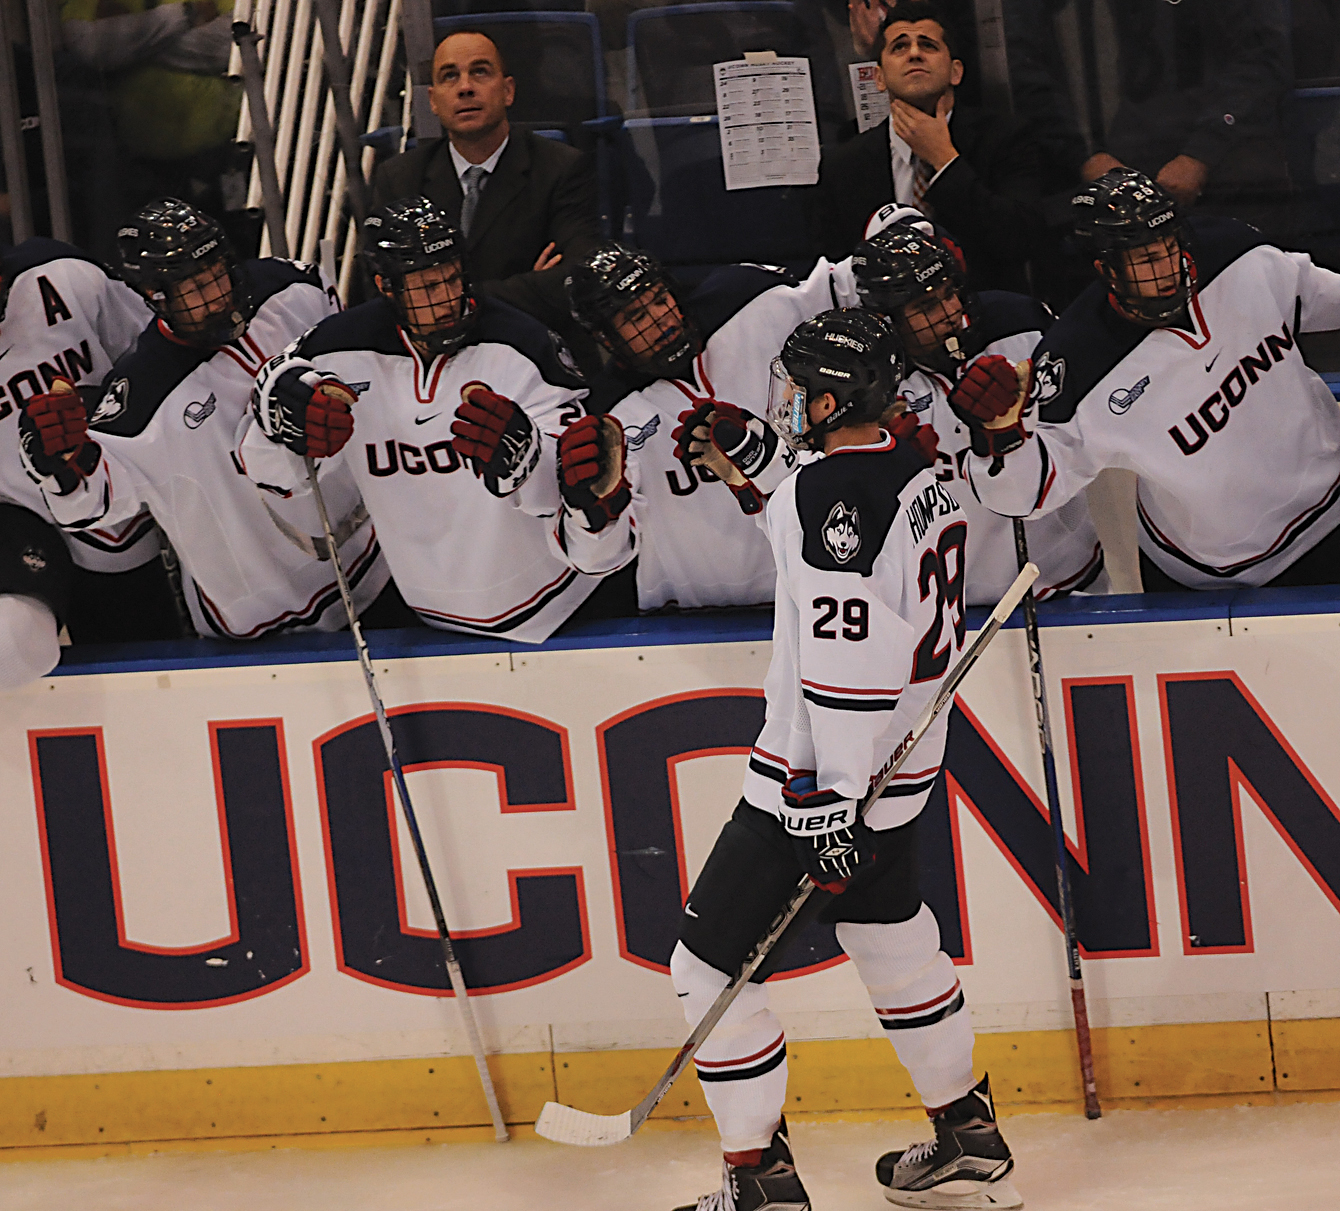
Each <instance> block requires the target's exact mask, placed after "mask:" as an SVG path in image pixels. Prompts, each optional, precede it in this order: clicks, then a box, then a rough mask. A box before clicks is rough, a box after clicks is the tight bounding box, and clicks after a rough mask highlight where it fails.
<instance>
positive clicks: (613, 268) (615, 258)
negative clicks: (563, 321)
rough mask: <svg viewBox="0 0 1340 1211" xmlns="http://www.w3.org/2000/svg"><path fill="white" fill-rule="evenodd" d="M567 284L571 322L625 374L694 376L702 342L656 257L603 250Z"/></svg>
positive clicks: (610, 247)
mask: <svg viewBox="0 0 1340 1211" xmlns="http://www.w3.org/2000/svg"><path fill="white" fill-rule="evenodd" d="M565 284H566V286H567V291H568V306H569V307H570V308H571V309H572V318H573V319H575V320H576V321H577V322H578V323H579V324H580V325H581V326H582V327H583V328H585V329H586V330H587V331H588V332H589V333H591V335H592V336H594V337H595V338H596V339H597V340H598V341H599V342H600V343H601V344H602V345H604V346H605V348H606V349H608V350H609V352H610V354H611V355H612V356H613V357H614V359H615V360H616V361H617V362H618V363H619V364H620V365H621V366H623V367H624V368H625V369H627V370H639V371H641V372H643V373H644V374H654V375H655V376H656V377H657V378H683V377H686V376H688V375H689V374H690V373H691V371H692V365H693V359H694V358H695V357H697V356H698V353H699V351H700V350H701V349H702V336H701V334H700V333H699V331H698V327H697V325H696V324H695V323H694V322H693V319H692V318H691V317H690V316H689V314H688V313H687V312H686V311H685V310H684V306H683V304H682V303H681V301H680V298H679V292H678V288H677V287H676V285H675V282H674V279H673V278H671V276H670V275H669V274H668V273H667V272H666V271H665V268H664V267H663V266H662V265H661V263H660V262H659V261H657V260H656V259H655V258H654V257H652V256H650V255H648V254H647V253H645V252H642V251H641V250H637V249H629V248H624V247H622V246H621V245H619V244H605V245H603V246H602V247H600V248H597V249H596V250H595V251H594V252H593V253H591V254H590V255H589V256H588V257H587V258H586V259H585V260H584V261H582V262H581V264H579V265H577V266H576V267H575V268H574V269H573V271H572V272H571V273H570V274H568V277H567V281H566V283H565ZM630 329H631V332H632V336H631V339H630V336H629V330H630Z"/></svg>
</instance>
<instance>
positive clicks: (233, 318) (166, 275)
mask: <svg viewBox="0 0 1340 1211" xmlns="http://www.w3.org/2000/svg"><path fill="white" fill-rule="evenodd" d="M189 268H190V270H191V272H188V273H181V272H177V271H173V270H167V269H149V270H148V271H147V272H143V271H142V272H141V273H140V275H139V285H140V289H141V291H142V292H144V294H145V296H146V298H147V300H148V303H149V306H150V307H151V308H152V309H153V312H154V314H155V315H157V316H158V317H159V319H161V320H162V321H163V323H165V324H166V325H167V326H168V329H169V330H170V331H171V333H172V335H173V336H174V337H176V338H177V340H179V341H182V342H183V343H185V344H187V345H194V346H197V347H199V348H202V349H217V348H219V347H220V346H222V345H226V344H228V343H229V342H230V341H235V340H238V339H239V338H240V337H241V336H242V334H243V333H244V332H246V330H247V325H248V323H249V322H250V320H251V316H252V314H253V308H252V306H251V297H250V292H249V291H248V290H247V286H246V280H245V278H244V277H243V274H242V269H241V266H240V265H238V263H237V262H236V260H234V259H233V257H232V255H231V254H230V253H228V252H225V253H224V254H223V255H222V256H220V257H216V258H215V259H214V260H212V261H207V262H205V263H204V264H203V265H192V266H189Z"/></svg>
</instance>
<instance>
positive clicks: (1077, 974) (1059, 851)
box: [1014, 517, 1103, 1119]
mask: <svg viewBox="0 0 1340 1211" xmlns="http://www.w3.org/2000/svg"><path fill="white" fill-rule="evenodd" d="M1014 552H1015V555H1016V556H1017V557H1018V560H1019V566H1020V567H1021V568H1022V567H1024V566H1025V565H1026V564H1027V563H1028V536H1027V535H1026V534H1025V533H1024V523H1023V522H1022V521H1021V520H1020V519H1019V518H1017V517H1016V518H1015V519H1014ZM1024 633H1025V635H1026V636H1027V640H1028V671H1029V676H1030V678H1031V680H1032V683H1033V708H1034V713H1035V715H1036V716H1037V724H1038V743H1039V744H1040V745H1041V747H1042V773H1043V778H1044V780H1045V781H1046V784H1047V812H1048V814H1049V815H1050V816H1051V821H1052V840H1053V842H1054V843H1055V846H1056V889H1057V890H1056V894H1057V898H1058V899H1059V901H1060V910H1061V928H1062V929H1063V930H1064V932H1065V953H1066V967H1067V970H1068V971H1069V975H1070V1004H1071V1008H1072V1009H1073V1010H1074V1014H1075V1041H1076V1043H1077V1044H1078V1047H1079V1069H1080V1076H1081V1078H1082V1079H1083V1083H1084V1114H1085V1116H1086V1117H1087V1118H1091V1119H1095V1118H1101V1117H1102V1114H1103V1108H1102V1107H1101V1106H1100V1105H1099V1104H1098V1085H1097V1083H1096V1082H1095V1080H1094V1075H1093V1040H1092V1038H1091V1037H1090V1034H1089V1005H1088V1001H1087V999H1086V998H1085V995H1084V969H1083V967H1082V966H1081V965H1080V957H1079V935H1078V933H1077V931H1076V929H1075V900H1074V896H1073V894H1072V892H1071V887H1070V869H1069V861H1068V859H1067V854H1066V840H1065V821H1064V820H1062V819H1061V794H1060V789H1059V787H1058V785H1057V781H1056V750H1055V749H1054V748H1053V747H1052V722H1051V712H1050V711H1049V710H1048V709H1047V682H1046V678H1045V677H1044V676H1043V672H1042V636H1041V635H1040V634H1039V632H1038V603H1037V599H1036V598H1035V597H1034V596H1033V590H1032V589H1031V588H1030V589H1029V591H1028V592H1027V593H1026V594H1025V595H1024Z"/></svg>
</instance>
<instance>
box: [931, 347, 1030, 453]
mask: <svg viewBox="0 0 1340 1211" xmlns="http://www.w3.org/2000/svg"><path fill="white" fill-rule="evenodd" d="M1032 385H1033V366H1032V363H1031V362H1030V361H1027V360H1025V361H1022V362H1020V363H1019V365H1017V366H1016V365H1014V364H1013V363H1012V362H1011V361H1010V360H1009V359H1008V358H1004V357H1000V356H999V355H998V354H994V353H993V354H988V355H987V356H986V357H979V358H978V359H977V360H976V361H975V362H973V364H972V365H971V366H969V367H968V368H967V370H965V371H964V373H963V377H962V378H961V379H959V381H958V385H957V386H955V388H954V389H953V391H951V392H950V393H949V406H950V407H951V408H952V409H953V410H954V415H955V416H957V417H958V418H959V419H960V420H961V421H963V422H964V423H965V424H966V425H967V426H968V429H969V432H970V434H971V443H972V452H973V453H974V454H978V455H981V456H982V457H984V458H1002V457H1004V456H1005V455H1006V454H1009V453H1010V451H1011V450H1017V449H1018V448H1019V447H1020V446H1022V445H1023V444H1024V442H1026V441H1027V440H1028V436H1029V430H1028V428H1027V427H1026V426H1025V423H1024V422H1025V419H1026V417H1027V415H1028V413H1029V411H1030V407H1029V399H1028V395H1029V391H1030V389H1031V388H1032Z"/></svg>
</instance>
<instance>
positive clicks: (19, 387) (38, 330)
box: [0, 237, 176, 642]
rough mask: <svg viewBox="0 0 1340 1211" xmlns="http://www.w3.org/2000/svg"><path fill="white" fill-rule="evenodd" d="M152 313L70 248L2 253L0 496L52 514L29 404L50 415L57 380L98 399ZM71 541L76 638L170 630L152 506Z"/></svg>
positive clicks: (39, 242) (37, 243)
mask: <svg viewBox="0 0 1340 1211" xmlns="http://www.w3.org/2000/svg"><path fill="white" fill-rule="evenodd" d="M150 318H152V316H151V312H150V311H149V308H148V305H147V304H146V303H145V301H144V300H143V299H142V298H140V296H139V295H137V294H136V293H135V291H133V290H132V289H131V288H130V287H129V286H127V285H125V283H123V282H118V281H117V280H116V279H115V278H112V277H109V276H108V275H107V273H106V271H105V270H104V269H103V267H102V266H101V265H99V264H98V263H97V262H96V261H94V260H92V259H91V258H90V257H88V256H86V255H85V254H84V253H82V252H80V251H79V249H77V248H74V247H72V246H71V245H69V244H63V243H61V242H60V241H58V240H48V239H44V238H41V237H34V238H33V239H30V240H25V241H24V242H23V243H22V244H20V245H19V246H18V247H17V248H11V249H9V250H8V251H7V252H6V253H5V254H4V256H3V257H0V450H3V454H0V500H6V501H9V502H11V503H13V504H17V505H20V506H22V507H23V508H25V509H29V510H32V511H33V512H36V513H37V514H38V515H39V516H42V517H47V518H48V519H49V518H50V514H49V513H48V512H47V507H46V503H45V502H44V501H43V499H42V493H41V492H40V491H39V489H38V486H37V484H36V483H35V482H34V481H33V480H32V478H31V477H30V476H29V475H28V474H27V472H26V471H25V470H24V467H23V464H22V461H21V459H20V456H19V430H18V426H19V424H20V420H21V418H22V416H23V413H24V409H25V407H27V408H28V410H29V411H30V412H32V413H34V414H35V415H37V416H42V415H44V414H50V413H52V411H53V409H57V405H56V404H55V401H53V400H52V399H51V396H52V395H53V393H60V392H63V391H65V390H66V387H65V386H59V387H58V384H65V385H68V386H69V387H76V386H77V387H78V388H79V390H80V392H81V395H82V396H83V398H84V399H85V400H86V401H91V402H96V397H97V395H98V388H99V386H100V384H101V383H102V379H103V376H104V375H105V374H106V373H107V371H108V370H109V369H111V365H112V362H114V361H115V360H116V359H117V358H118V357H119V356H120V355H121V354H122V353H124V352H125V351H126V350H127V349H129V348H130V347H131V346H133V345H134V343H135V339H136V338H137V337H138V336H139V334H140V332H141V331H142V330H143V329H144V326H145V324H146V323H148V321H149V320H150ZM68 403H69V404H71V405H73V404H75V403H76V401H75V400H70V401H68ZM66 542H67V543H68V544H69V546H70V548H71V554H72V555H73V557H74V560H75V564H76V566H77V568H78V569H79V570H78V571H76V572H74V573H72V574H71V576H70V578H69V579H70V589H69V592H68V596H69V598H70V602H69V608H68V609H67V610H66V611H65V615H64V616H65V619H66V621H67V622H68V624H69V626H70V630H71V634H72V636H73V637H74V639H75V641H76V642H100V641H105V640H110V639H118V638H119V639H131V638H136V639H139V638H146V639H147V638H158V637H162V636H165V635H168V634H171V633H172V628H173V626H174V625H175V621H176V612H175V607H174V606H173V604H172V600H171V595H170V591H169V590H168V588H167V583H166V580H165V578H164V576H163V572H162V569H161V568H160V567H159V566H158V558H157V557H158V538H157V535H156V532H155V530H154V524H153V519H152V518H151V517H150V516H149V514H148V512H147V511H141V512H140V513H139V514H137V515H136V516H135V517H133V518H131V519H130V520H128V521H127V522H125V523H124V524H123V525H121V526H119V527H117V528H115V529H113V530H109V531H104V530H98V529H92V530H89V531H86V532H81V533H79V534H69V535H66ZM104 573H105V574H112V575H101V574H104ZM95 574H97V575H95Z"/></svg>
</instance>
